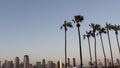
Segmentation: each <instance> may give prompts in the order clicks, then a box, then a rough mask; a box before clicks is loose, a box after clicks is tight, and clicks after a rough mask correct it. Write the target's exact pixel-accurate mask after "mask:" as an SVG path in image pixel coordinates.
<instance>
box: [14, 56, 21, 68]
mask: <svg viewBox="0 0 120 68" xmlns="http://www.w3.org/2000/svg"><path fill="white" fill-rule="evenodd" d="M19 64H20V60H19V57H15V60H14V68H19Z"/></svg>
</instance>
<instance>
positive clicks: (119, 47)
mask: <svg viewBox="0 0 120 68" xmlns="http://www.w3.org/2000/svg"><path fill="white" fill-rule="evenodd" d="M116 40H117V45H118V49H119V54H120V45H119V40H118V34H116Z"/></svg>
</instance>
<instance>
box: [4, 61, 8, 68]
mask: <svg viewBox="0 0 120 68" xmlns="http://www.w3.org/2000/svg"><path fill="white" fill-rule="evenodd" d="M4 68H8V62H7V60H5V63H4Z"/></svg>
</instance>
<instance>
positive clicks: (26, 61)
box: [23, 55, 29, 68]
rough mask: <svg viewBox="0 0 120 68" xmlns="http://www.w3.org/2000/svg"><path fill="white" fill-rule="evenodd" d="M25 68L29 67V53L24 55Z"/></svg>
mask: <svg viewBox="0 0 120 68" xmlns="http://www.w3.org/2000/svg"><path fill="white" fill-rule="evenodd" d="M23 61H24V62H23V63H24V68H29V56H28V55H24V60H23Z"/></svg>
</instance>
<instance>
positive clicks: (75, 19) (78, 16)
mask: <svg viewBox="0 0 120 68" xmlns="http://www.w3.org/2000/svg"><path fill="white" fill-rule="evenodd" d="M83 20H84V17H83V16H81V15H76V16H74V21H75V22H76V23H79V22H82V21H83Z"/></svg>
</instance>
